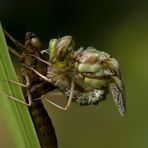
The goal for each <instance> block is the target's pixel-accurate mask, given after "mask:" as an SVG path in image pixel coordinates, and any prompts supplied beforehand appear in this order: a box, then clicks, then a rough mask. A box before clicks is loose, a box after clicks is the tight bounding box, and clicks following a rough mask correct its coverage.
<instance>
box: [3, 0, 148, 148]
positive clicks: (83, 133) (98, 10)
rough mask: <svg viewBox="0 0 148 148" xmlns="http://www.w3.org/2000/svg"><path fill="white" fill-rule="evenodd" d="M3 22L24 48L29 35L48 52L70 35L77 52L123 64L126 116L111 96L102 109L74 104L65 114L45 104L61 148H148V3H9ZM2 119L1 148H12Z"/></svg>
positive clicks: (23, 0)
mask: <svg viewBox="0 0 148 148" xmlns="http://www.w3.org/2000/svg"><path fill="white" fill-rule="evenodd" d="M0 20H1V22H2V25H3V27H4V28H5V29H6V30H7V31H8V32H9V33H11V34H12V35H13V36H14V37H15V38H17V39H18V40H19V41H21V42H24V34H25V32H27V31H33V32H35V33H36V34H37V35H38V36H39V37H40V38H41V40H42V41H43V44H44V46H45V47H46V48H47V46H48V41H49V39H51V38H54V37H56V38H57V37H61V36H63V35H72V36H73V38H74V40H75V42H76V48H78V47H80V46H85V47H87V46H94V47H96V48H97V49H99V50H105V51H106V52H108V53H110V54H111V55H112V56H113V57H115V58H116V59H117V60H119V62H120V67H121V72H122V79H123V81H124V85H125V88H126V94H127V114H126V116H125V117H124V118H122V117H120V114H119V113H118V110H117V108H116V106H115V105H114V102H113V99H112V97H111V95H109V96H108V97H107V99H106V101H104V102H102V103H100V104H99V105H98V106H87V107H80V106H78V105H76V104H74V103H73V104H72V107H71V109H70V110H69V111H67V112H64V111H61V110H59V109H57V108H55V107H53V106H52V105H50V104H46V107H47V109H48V112H49V114H50V116H51V117H52V120H53V123H54V126H55V129H56V133H57V137H58V142H59V148H83V147H84V148H116V147H118V148H148V117H147V115H146V114H147V112H148V91H147V88H148V87H147V86H148V85H147V83H148V68H147V67H148V66H146V65H147V63H148V2H147V1H138V0H110V1H109V0H102V1H100V0H91V1H88V0H81V1H80V0H71V1H70V0H61V1H60V0H59V1H58V0H21V1H20V0H13V1H12V0H5V1H3V2H2V1H1V2H0ZM13 59H14V57H13ZM15 63H16V64H17V63H18V61H17V60H15ZM60 100H62V99H60ZM0 115H1V117H2V118H1V119H0V147H8V148H13V144H12V141H11V137H10V135H9V133H8V127H7V126H6V125H5V122H4V120H3V118H4V116H5V114H4V112H2V111H1V113H0ZM15 134H17V133H14V136H15ZM9 142H10V143H9Z"/></svg>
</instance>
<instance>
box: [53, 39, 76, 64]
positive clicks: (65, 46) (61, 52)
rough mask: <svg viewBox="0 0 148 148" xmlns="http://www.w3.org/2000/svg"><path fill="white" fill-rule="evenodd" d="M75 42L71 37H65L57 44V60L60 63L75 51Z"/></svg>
mask: <svg viewBox="0 0 148 148" xmlns="http://www.w3.org/2000/svg"><path fill="white" fill-rule="evenodd" d="M73 47H74V41H73V40H72V37H71V36H64V37H62V38H61V39H59V41H58V43H57V47H56V49H57V51H56V58H57V59H58V60H59V61H64V60H65V59H66V57H67V56H68V55H69V53H70V52H71V51H72V50H73Z"/></svg>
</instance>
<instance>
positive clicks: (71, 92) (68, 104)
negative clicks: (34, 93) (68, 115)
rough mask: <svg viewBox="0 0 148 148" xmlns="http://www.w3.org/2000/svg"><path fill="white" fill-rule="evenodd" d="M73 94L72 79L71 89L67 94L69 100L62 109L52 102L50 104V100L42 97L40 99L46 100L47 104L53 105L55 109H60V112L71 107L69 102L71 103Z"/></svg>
mask: <svg viewBox="0 0 148 148" xmlns="http://www.w3.org/2000/svg"><path fill="white" fill-rule="evenodd" d="M73 92H74V79H73V80H72V82H71V88H70V94H69V98H68V101H67V104H66V106H65V107H62V106H60V105H58V104H56V103H54V102H52V101H51V100H49V99H47V98H46V97H44V96H42V99H44V100H46V101H47V102H49V103H51V104H52V105H54V106H55V107H57V108H59V109H61V110H65V111H66V110H67V109H68V108H69V107H70V105H71V102H72V98H73Z"/></svg>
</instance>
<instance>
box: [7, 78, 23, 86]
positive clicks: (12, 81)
mask: <svg viewBox="0 0 148 148" xmlns="http://www.w3.org/2000/svg"><path fill="white" fill-rule="evenodd" d="M5 81H8V82H11V83H14V84H17V85H20V86H22V87H26V85H25V84H22V83H19V82H16V81H14V80H5Z"/></svg>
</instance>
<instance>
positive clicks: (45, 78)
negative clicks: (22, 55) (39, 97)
mask: <svg viewBox="0 0 148 148" xmlns="http://www.w3.org/2000/svg"><path fill="white" fill-rule="evenodd" d="M22 65H23V66H25V67H26V68H29V69H30V70H32V71H33V72H35V73H36V74H37V75H38V76H40V77H41V78H43V79H44V80H45V81H47V82H49V83H51V82H52V81H51V80H50V79H48V78H47V77H46V76H44V75H42V74H41V73H39V72H38V71H37V70H35V69H34V68H32V67H29V66H27V65H25V64H22Z"/></svg>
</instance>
